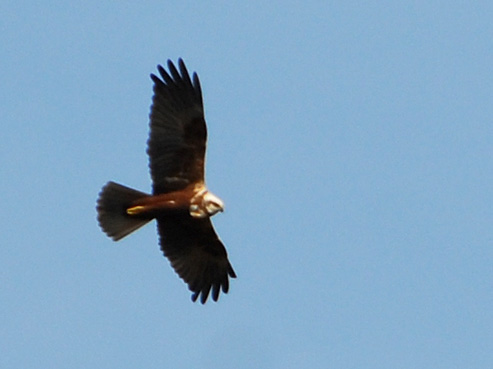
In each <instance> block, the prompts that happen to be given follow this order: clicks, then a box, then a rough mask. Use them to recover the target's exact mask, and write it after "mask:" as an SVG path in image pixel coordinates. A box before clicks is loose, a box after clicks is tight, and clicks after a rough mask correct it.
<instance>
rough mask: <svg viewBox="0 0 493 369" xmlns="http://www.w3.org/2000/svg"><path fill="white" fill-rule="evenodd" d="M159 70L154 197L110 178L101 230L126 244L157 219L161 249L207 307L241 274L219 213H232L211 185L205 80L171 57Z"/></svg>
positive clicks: (152, 149) (102, 198) (152, 144)
mask: <svg viewBox="0 0 493 369" xmlns="http://www.w3.org/2000/svg"><path fill="white" fill-rule="evenodd" d="M157 68H158V71H159V74H160V76H161V78H160V77H158V76H156V75H155V74H151V79H152V81H153V82H154V96H153V98H152V106H151V112H150V134H149V140H148V142H147V154H148V155H149V168H150V173H151V179H152V194H151V195H149V194H146V193H144V192H140V191H137V190H134V189H132V188H129V187H126V186H123V185H121V184H117V183H115V182H108V183H107V184H106V185H105V186H104V187H103V188H102V190H101V192H100V193H99V198H98V200H97V206H96V209H97V214H98V222H99V225H100V227H101V229H102V230H103V231H104V232H105V233H106V234H107V235H108V236H109V237H111V238H112V239H113V240H114V241H118V240H120V239H122V238H123V237H125V236H127V235H128V234H130V233H132V232H133V231H135V230H137V229H138V228H140V227H142V226H143V225H144V224H146V223H148V222H150V221H151V220H152V219H156V221H157V228H158V233H159V238H160V245H161V250H162V251H163V253H164V255H165V256H166V257H167V258H168V259H169V262H170V264H171V266H172V267H173V268H174V270H175V272H176V273H177V274H178V275H179V276H180V277H181V278H182V279H183V280H184V281H185V282H186V283H187V284H188V288H189V289H190V291H192V301H194V302H195V301H197V299H198V298H199V297H200V301H201V303H202V304H204V303H205V302H206V301H207V298H208V296H209V294H210V293H211V294H212V299H213V300H214V301H217V299H218V298H219V293H220V290H222V291H223V292H224V293H227V292H228V289H229V278H230V277H231V278H236V274H235V272H234V270H233V267H232V266H231V264H230V262H229V260H228V256H227V253H226V249H225V248H224V245H223V244H222V242H221V241H220V240H219V238H218V236H217V234H216V232H215V230H214V227H213V225H212V222H211V219H210V218H211V217H212V216H213V215H214V214H216V213H218V212H220V211H223V210H224V204H223V202H222V201H221V199H220V198H218V197H217V196H215V195H214V194H213V193H212V192H210V191H209V190H208V189H207V187H206V184H205V178H204V162H205V149H206V140H207V128H206V123H205V118H204V107H203V102H202V90H201V88H200V82H199V77H198V76H197V73H194V74H193V76H192V78H190V75H189V73H188V71H187V68H186V66H185V63H184V62H183V60H182V59H179V60H178V68H177V67H175V65H174V64H173V62H172V61H171V60H168V70H169V72H167V71H166V70H165V69H164V68H163V67H162V66H161V65H158V67H157Z"/></svg>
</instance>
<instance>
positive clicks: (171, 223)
mask: <svg viewBox="0 0 493 369" xmlns="http://www.w3.org/2000/svg"><path fill="white" fill-rule="evenodd" d="M157 225H158V231H159V235H160V242H161V249H162V250H163V253H164V255H165V256H166V257H167V258H168V259H169V261H170V263H171V266H172V267H173V268H174V269H175V271H176V273H178V275H179V276H180V277H181V278H182V279H183V280H184V281H185V282H186V283H187V284H188V288H189V289H190V291H192V292H193V295H192V300H193V301H194V302H195V301H196V300H197V299H198V297H199V296H200V302H202V304H203V303H205V302H206V301H207V297H208V296H209V293H210V292H211V291H212V299H213V300H214V301H217V299H218V298H219V292H220V290H222V291H223V292H224V293H227V292H228V289H229V277H231V278H236V274H235V272H234V270H233V267H232V266H231V264H230V263H229V260H228V255H227V253H226V249H225V248H224V246H223V244H222V242H221V241H220V240H219V238H218V237H217V234H216V232H215V231H214V228H213V227H212V223H211V221H210V219H209V218H203V219H194V218H191V217H190V215H188V214H183V215H173V216H162V217H158V218H157Z"/></svg>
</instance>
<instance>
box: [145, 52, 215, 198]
mask: <svg viewBox="0 0 493 369" xmlns="http://www.w3.org/2000/svg"><path fill="white" fill-rule="evenodd" d="M178 66H179V71H178V69H177V68H176V67H175V66H174V64H173V63H172V62H171V60H168V69H169V73H168V72H166V70H164V68H163V67H162V66H160V65H159V66H158V71H159V74H160V75H161V77H162V79H160V78H159V77H157V76H156V75H154V74H151V79H152V80H153V81H154V96H153V99H152V106H151V113H150V136H149V141H148V147H147V153H148V155H149V167H150V171H151V178H152V183H153V194H155V195H156V194H161V193H167V192H171V191H178V190H181V189H183V188H185V187H187V186H189V185H191V184H194V183H199V182H203V181H204V160H205V159H204V157H205V146H206V139H207V128H206V124H205V119H204V108H203V104H202V92H201V89H200V82H199V78H198V76H197V74H196V73H194V74H193V81H192V80H191V79H190V75H189V74H188V71H187V68H186V67H185V63H183V60H182V59H179V60H178Z"/></svg>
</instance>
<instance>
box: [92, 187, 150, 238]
mask: <svg viewBox="0 0 493 369" xmlns="http://www.w3.org/2000/svg"><path fill="white" fill-rule="evenodd" d="M146 196H149V195H147V194H146V193H144V192H140V191H137V190H134V189H132V188H129V187H125V186H122V185H120V184H118V183H115V182H108V183H107V184H106V185H105V186H104V187H103V188H102V189H101V192H100V193H99V198H98V202H97V206H96V210H97V212H98V222H99V226H100V227H101V229H102V230H103V232H104V233H106V234H107V235H108V237H111V238H112V239H113V240H114V241H118V240H121V239H122V238H123V237H125V236H127V235H129V234H130V233H132V232H133V231H135V230H137V229H139V228H140V227H142V226H143V225H144V224H146V223H148V222H149V221H151V219H148V218H139V217H136V216H131V215H128V214H127V209H128V207H129V206H130V205H131V204H132V202H133V201H135V200H137V199H139V198H142V197H146Z"/></svg>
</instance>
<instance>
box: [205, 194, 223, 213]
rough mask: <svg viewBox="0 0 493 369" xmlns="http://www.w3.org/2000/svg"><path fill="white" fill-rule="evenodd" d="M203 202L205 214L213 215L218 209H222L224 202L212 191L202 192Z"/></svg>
mask: <svg viewBox="0 0 493 369" xmlns="http://www.w3.org/2000/svg"><path fill="white" fill-rule="evenodd" d="M202 201H203V204H204V208H205V211H206V212H207V215H209V216H213V215H214V214H216V213H217V212H219V211H224V203H223V201H222V200H221V199H220V198H219V197H217V196H216V195H214V194H213V193H212V192H209V191H207V192H206V193H205V194H204V198H203V200H202Z"/></svg>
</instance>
